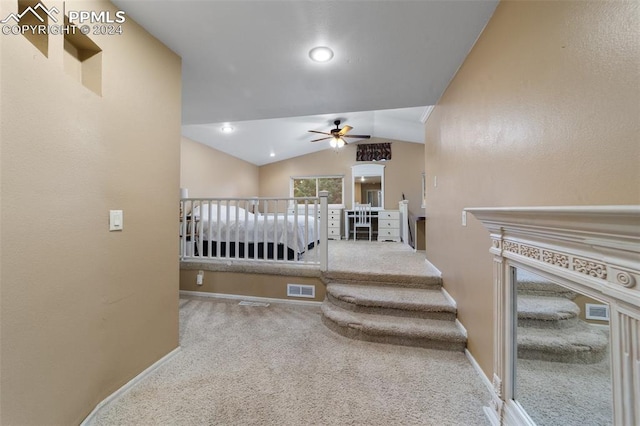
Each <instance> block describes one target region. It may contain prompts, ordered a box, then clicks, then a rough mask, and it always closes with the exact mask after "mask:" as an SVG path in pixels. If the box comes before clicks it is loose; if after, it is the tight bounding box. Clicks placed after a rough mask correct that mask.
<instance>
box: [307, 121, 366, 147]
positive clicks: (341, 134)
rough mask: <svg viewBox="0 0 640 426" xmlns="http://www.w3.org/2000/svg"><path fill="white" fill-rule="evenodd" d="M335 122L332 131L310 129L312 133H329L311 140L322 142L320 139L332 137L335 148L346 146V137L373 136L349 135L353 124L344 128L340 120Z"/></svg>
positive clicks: (363, 137) (361, 137) (364, 137)
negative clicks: (341, 126)
mask: <svg viewBox="0 0 640 426" xmlns="http://www.w3.org/2000/svg"><path fill="white" fill-rule="evenodd" d="M333 124H335V125H336V128H335V129H331V132H330V133H327V132H319V131H317V130H309V132H311V133H320V134H321V135H328V136H327V137H324V138H320V139H314V140H312V141H311V142H320V141H324V140H327V139H331V146H332V147H333V148H336V147H338V148H341V147H343V146H344V144H346V143H347V141H345V140H344V138H358V139H369V138H371V135H347V133H348V132H349V131H351V129H353V127H351V126H344V127H343V128H342V129H341V128H340V120H336V121H334V122H333Z"/></svg>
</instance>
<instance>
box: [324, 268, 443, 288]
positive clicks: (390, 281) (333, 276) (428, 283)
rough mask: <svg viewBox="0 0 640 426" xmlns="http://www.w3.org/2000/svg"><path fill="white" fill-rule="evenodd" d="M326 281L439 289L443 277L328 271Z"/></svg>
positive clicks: (325, 275)
mask: <svg viewBox="0 0 640 426" xmlns="http://www.w3.org/2000/svg"><path fill="white" fill-rule="evenodd" d="M323 281H324V282H325V283H340V284H350V285H366V286H370V287H371V286H389V287H405V288H424V289H439V288H441V287H442V278H440V277H438V276H435V275H425V276H413V275H396V274H368V273H366V272H344V271H328V272H325V273H324V274H323Z"/></svg>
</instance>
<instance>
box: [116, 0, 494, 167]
mask: <svg viewBox="0 0 640 426" xmlns="http://www.w3.org/2000/svg"><path fill="white" fill-rule="evenodd" d="M113 3H114V4H115V5H116V6H117V7H119V8H120V9H122V10H124V11H125V12H126V13H127V15H128V16H129V17H130V18H133V19H135V20H136V21H137V22H138V23H140V24H141V25H142V26H143V27H145V28H146V29H147V30H148V31H149V32H150V33H151V34H153V35H154V36H156V37H157V38H158V39H159V40H161V41H162V42H163V43H164V44H166V45H167V46H168V47H169V48H171V49H172V50H173V51H175V52H176V53H177V54H178V55H180V56H181V57H182V61H183V75H182V87H183V97H182V103H183V105H182V112H183V116H182V121H183V133H184V134H185V136H188V137H190V138H192V139H194V140H196V141H198V142H201V143H205V144H207V145H210V146H212V147H214V148H216V149H219V150H221V151H224V152H227V153H230V154H231V155H234V156H237V157H239V158H243V159H245V160H247V161H250V162H252V163H254V164H259V165H260V164H266V163H269V162H273V161H278V160H282V159H284V158H290V157H293V156H297V155H302V154H305V153H308V152H313V151H317V150H319V149H328V147H329V144H328V142H320V143H313V144H312V143H309V142H308V141H309V140H311V139H315V138H314V137H312V135H311V134H310V133H306V131H307V130H321V131H328V129H330V128H331V127H333V125H332V122H333V120H334V119H337V118H338V119H339V118H342V119H343V124H344V123H346V124H349V125H350V126H352V127H354V130H353V131H352V132H353V133H357V134H373V135H374V136H379V137H385V138H392V139H401V140H409V141H412V142H423V140H411V139H407V138H408V137H410V136H408V134H409V133H411V131H410V130H409V129H411V128H412V126H411V125H410V123H409V122H410V121H413V123H412V124H413V125H416V126H422V123H421V122H420V118H421V117H424V115H425V111H428V110H425V108H424V107H425V106H429V105H434V104H435V103H436V102H437V101H438V99H439V97H440V95H441V94H442V92H443V91H444V89H445V88H446V86H447V85H448V83H449V81H450V80H451V78H452V77H453V75H454V74H455V72H456V71H457V69H458V68H459V67H460V65H461V64H462V62H463V60H464V58H465V57H466V55H467V53H468V52H469V50H470V49H471V47H472V46H473V44H474V42H475V40H476V39H477V37H478V36H479V34H480V32H481V31H482V29H483V28H484V26H485V25H486V23H487V21H488V19H489V18H490V16H491V14H492V13H493V11H494V9H495V7H496V5H497V0H482V1H477V0H471V1H463V0H443V1H435V0H424V1H420V0H413V1H403V0H395V1H391V0H387V1H301V0H300V1H204V0H164V1H140V0H114V1H113ZM318 45H324V46H329V47H331V49H333V51H334V57H333V59H332V60H331V61H330V62H327V63H316V62H313V61H311V60H310V59H309V50H310V49H311V48H313V47H315V46H318ZM415 107H421V108H415ZM390 109H403V110H400V111H395V112H389V111H386V112H373V111H379V110H390ZM354 112H356V113H357V114H353V113H354ZM344 120H346V122H345V121H344ZM398 120H399V121H398ZM402 122H404V124H406V126H402V125H401V124H402ZM223 123H231V125H232V127H234V128H235V129H236V130H237V132H234V133H231V134H223V133H222V132H220V128H221V127H222V125H223ZM394 128H395V129H396V133H394ZM403 133H404V134H403ZM394 135H396V137H394ZM272 153H274V154H275V156H271V154H272Z"/></svg>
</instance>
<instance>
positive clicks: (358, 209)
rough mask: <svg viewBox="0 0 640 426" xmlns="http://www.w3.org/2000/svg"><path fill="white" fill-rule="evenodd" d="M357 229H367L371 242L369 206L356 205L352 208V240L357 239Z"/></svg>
mask: <svg viewBox="0 0 640 426" xmlns="http://www.w3.org/2000/svg"><path fill="white" fill-rule="evenodd" d="M358 228H369V241H371V204H356V205H355V206H354V208H353V240H354V241H355V240H357V239H358V235H357V234H358Z"/></svg>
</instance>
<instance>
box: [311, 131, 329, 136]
mask: <svg viewBox="0 0 640 426" xmlns="http://www.w3.org/2000/svg"><path fill="white" fill-rule="evenodd" d="M309 132H311V133H320V134H321V135H329V136H331V133H327V132H319V131H317V130H309Z"/></svg>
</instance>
